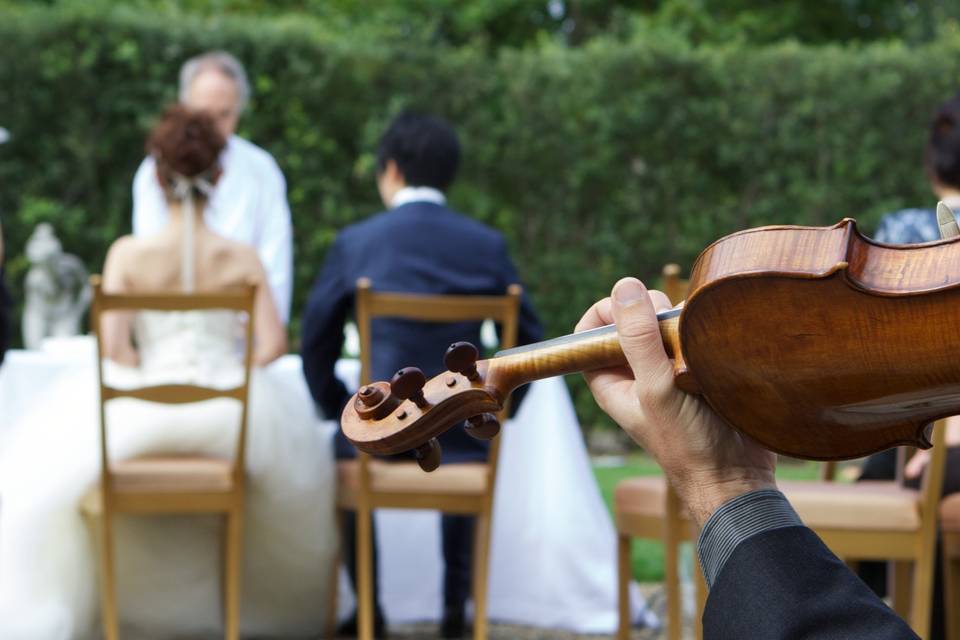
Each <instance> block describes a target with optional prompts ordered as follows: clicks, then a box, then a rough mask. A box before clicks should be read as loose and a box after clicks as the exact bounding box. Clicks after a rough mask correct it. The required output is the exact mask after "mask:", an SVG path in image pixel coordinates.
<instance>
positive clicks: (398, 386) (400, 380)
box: [390, 367, 429, 408]
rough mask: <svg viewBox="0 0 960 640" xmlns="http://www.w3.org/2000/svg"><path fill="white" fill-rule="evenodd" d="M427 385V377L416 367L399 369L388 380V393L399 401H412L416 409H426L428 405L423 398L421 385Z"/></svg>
mask: <svg viewBox="0 0 960 640" xmlns="http://www.w3.org/2000/svg"><path fill="white" fill-rule="evenodd" d="M425 384H427V377H426V376H425V375H423V371H420V369H418V368H416V367H404V368H403V369H400V370H399V371H397V372H396V373H395V374H393V378H392V379H391V380H390V393H392V394H393V395H395V396H396V397H398V398H400V399H401V400H413V402H414V404H416V405H417V406H418V407H420V408H423V407H426V406H427V405H428V404H429V403H428V402H427V399H426V398H424V397H423V385H425Z"/></svg>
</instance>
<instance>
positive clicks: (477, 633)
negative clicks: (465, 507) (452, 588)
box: [472, 509, 491, 640]
mask: <svg viewBox="0 0 960 640" xmlns="http://www.w3.org/2000/svg"><path fill="white" fill-rule="evenodd" d="M490 515H491V514H490V510H489V509H487V510H485V512H484V513H481V514H479V515H478V516H477V521H476V531H475V533H474V545H473V578H472V579H473V585H472V587H473V589H472V591H473V640H487V582H488V579H489V573H490V530H491V527H490Z"/></svg>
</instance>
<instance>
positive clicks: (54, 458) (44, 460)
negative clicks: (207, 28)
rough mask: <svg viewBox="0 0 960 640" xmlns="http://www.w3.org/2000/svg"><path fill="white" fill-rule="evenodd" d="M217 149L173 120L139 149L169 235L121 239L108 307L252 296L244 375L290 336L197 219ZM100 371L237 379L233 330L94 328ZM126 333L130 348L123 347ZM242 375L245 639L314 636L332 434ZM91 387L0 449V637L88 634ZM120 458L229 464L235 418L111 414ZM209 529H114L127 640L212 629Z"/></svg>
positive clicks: (36, 415) (208, 123) (259, 276)
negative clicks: (113, 299)
mask: <svg viewBox="0 0 960 640" xmlns="http://www.w3.org/2000/svg"><path fill="white" fill-rule="evenodd" d="M223 145H224V140H223V138H222V137H221V136H220V134H219V133H218V132H217V130H216V127H215V126H214V123H213V121H212V120H211V119H209V118H208V117H207V116H205V115H203V114H199V113H195V112H190V111H188V110H187V109H185V108H184V107H182V106H174V107H170V108H169V109H168V110H167V111H166V113H165V114H164V116H163V118H162V119H161V121H160V122H159V124H158V125H157V126H156V127H155V129H154V130H153V132H152V134H151V136H150V138H149V141H148V143H147V147H148V151H149V152H150V153H151V154H152V155H153V156H154V157H155V158H156V163H157V178H158V180H159V182H160V184H161V186H162V187H163V189H164V192H165V195H166V197H167V203H168V209H169V213H170V216H169V223H168V224H167V226H166V228H164V229H163V230H162V231H161V232H160V233H158V234H157V235H155V236H153V237H146V238H142V239H141V238H132V237H125V238H121V239H119V240H117V241H116V242H115V243H114V244H113V246H112V247H111V248H110V251H109V253H108V256H107V261H106V265H105V267H104V274H103V283H104V289H105V290H106V291H108V292H124V291H127V292H151V291H171V290H178V289H183V290H186V291H191V290H194V289H196V290H198V291H214V290H220V289H224V288H228V287H233V286H237V285H239V284H243V283H247V282H251V281H253V282H255V283H256V284H257V294H256V300H255V309H254V319H255V323H254V328H255V345H254V354H253V358H254V362H255V364H256V365H258V366H259V367H262V366H264V365H267V364H268V363H270V362H271V361H273V360H275V359H276V358H278V357H279V356H281V355H282V354H284V353H285V352H286V337H285V329H284V327H283V325H282V323H281V321H280V319H279V316H278V314H277V311H276V308H275V306H274V303H273V300H272V298H271V292H270V287H269V286H267V285H266V276H265V274H264V270H263V267H262V266H261V264H260V262H259V260H258V258H257V254H256V252H255V251H254V249H252V248H251V247H247V246H245V245H241V244H238V243H236V242H233V241H230V240H227V239H226V238H223V237H221V236H219V235H217V234H215V233H213V232H212V231H211V230H210V229H209V228H207V226H206V225H205V224H204V222H203V216H202V215H199V214H197V213H195V212H194V211H193V204H194V203H196V205H197V212H202V211H203V206H204V205H205V203H206V201H207V199H208V198H209V195H210V192H211V190H212V189H213V188H214V185H215V184H216V181H217V178H218V177H219V166H218V163H217V158H218V156H219V154H220V151H221V149H222V148H223ZM101 330H102V340H103V347H104V354H105V355H106V356H107V357H108V358H109V360H110V362H108V363H107V366H106V368H105V372H106V373H105V375H106V376H107V379H108V381H109V382H110V383H111V384H114V385H115V386H121V385H124V384H131V385H137V386H142V385H144V384H160V383H163V382H174V381H176V382H195V383H200V384H205V385H210V386H220V385H225V386H226V385H233V384H235V383H236V382H237V381H238V379H239V377H240V376H241V375H242V364H241V354H239V353H238V352H237V351H238V348H237V345H238V344H239V343H238V335H240V320H239V319H238V318H237V316H236V315H235V314H233V313H232V312H228V311H213V312H181V313H173V312H149V313H140V314H138V315H137V316H136V317H130V316H126V317H123V316H120V315H117V314H108V315H106V316H105V317H104V319H103V324H102V327H101ZM131 334H132V336H133V339H131ZM275 374H276V371H271V370H270V369H258V370H257V371H255V372H254V376H253V378H252V382H251V392H250V421H249V424H248V447H247V448H248V454H247V471H248V478H249V480H248V497H247V510H246V525H245V536H244V540H245V549H244V559H243V566H244V575H243V579H242V593H243V597H242V603H241V609H240V615H241V630H242V632H243V633H244V635H254V636H304V635H308V634H311V633H314V634H316V633H317V632H318V631H319V630H320V629H321V628H322V624H323V620H324V615H325V612H324V607H325V605H326V603H327V601H328V600H327V596H326V591H327V586H328V584H329V571H330V569H331V567H332V555H333V553H334V547H335V539H334V535H335V533H334V528H333V527H332V526H331V517H330V516H331V515H332V514H333V504H332V498H333V473H332V469H333V461H332V457H331V452H330V439H329V434H328V433H327V432H325V431H324V430H323V428H322V426H321V425H320V423H319V422H318V421H317V420H316V418H315V417H314V413H313V405H312V403H311V402H310V399H309V395H308V394H307V393H306V391H305V389H304V388H300V387H299V386H297V388H289V386H284V385H281V384H279V379H277V378H276V376H275ZM97 407H98V401H97V381H96V379H95V377H93V376H85V377H82V378H75V379H70V380H67V381H64V382H63V383H62V384H60V385H59V386H58V387H56V389H55V390H54V392H53V393H51V395H50V397H49V402H45V403H44V406H40V407H36V408H35V409H34V410H33V411H32V413H30V414H28V415H27V416H25V417H24V419H23V420H21V421H20V422H19V424H17V425H16V426H15V427H13V431H12V435H11V436H10V438H9V439H8V440H5V441H4V444H3V446H2V448H0V500H2V502H0V638H4V639H6V640H21V639H22V640H48V639H49V640H61V639H64V640H66V639H70V638H87V637H91V638H92V637H97V636H99V631H98V629H97V624H96V619H97V617H98V615H97V614H98V611H99V598H98V594H97V574H96V555H95V554H96V548H97V547H96V544H95V538H94V537H93V534H92V531H90V530H89V529H88V527H87V525H86V524H85V522H84V520H83V518H82V517H81V515H80V512H79V509H78V505H79V502H80V500H81V498H82V497H83V496H84V494H85V493H86V492H87V491H88V490H89V489H90V488H91V487H92V486H93V485H94V484H95V483H96V482H97V481H98V480H99V452H98V446H99V445H98V441H99V431H98V418H97V411H98V409H97ZM107 407H108V413H107V425H108V427H109V431H108V433H109V434H110V439H109V440H110V441H109V447H110V451H111V457H113V458H114V459H123V458H129V457H133V456H137V455H143V454H147V453H198V454H206V455H216V456H221V457H228V456H231V455H232V452H233V446H234V443H235V439H236V427H237V425H238V423H239V411H238V407H237V406H236V403H232V402H230V401H227V400H215V401H209V402H205V403H198V404H193V405H183V406H162V405H150V404H146V403H140V402H138V401H135V400H118V401H113V402H111V403H109V404H108V405H107ZM220 526H221V525H220V520H219V519H218V518H216V517H214V516H162V517H156V516H154V517H144V516H129V517H128V516H123V515H118V516H117V517H116V518H115V547H114V548H115V572H116V585H117V594H118V602H119V616H120V623H121V635H125V636H126V637H134V638H174V637H198V636H202V635H206V634H217V633H219V632H220V628H221V611H222V609H221V599H220V571H221V569H220V566H221V562H220V558H221V551H220V537H219V536H220V530H221V529H220Z"/></svg>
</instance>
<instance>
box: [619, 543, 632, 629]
mask: <svg viewBox="0 0 960 640" xmlns="http://www.w3.org/2000/svg"><path fill="white" fill-rule="evenodd" d="M631 573H632V572H631V570H630V536H628V535H624V534H622V533H621V534H619V535H617V600H618V603H619V616H618V617H619V624H618V626H617V640H629V638H630V622H631V620H630V578H631V577H632V576H631Z"/></svg>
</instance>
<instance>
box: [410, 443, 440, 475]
mask: <svg viewBox="0 0 960 640" xmlns="http://www.w3.org/2000/svg"><path fill="white" fill-rule="evenodd" d="M413 455H414V456H416V458H417V464H419V465H420V468H421V469H423V470H424V471H426V472H427V473H429V472H431V471H435V470H436V468H437V467H439V466H440V443H439V442H437V439H436V438H430V439H429V440H427V441H426V442H425V443H423V444H422V445H420V446H419V447H417V448H416V449H414V451H413Z"/></svg>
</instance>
